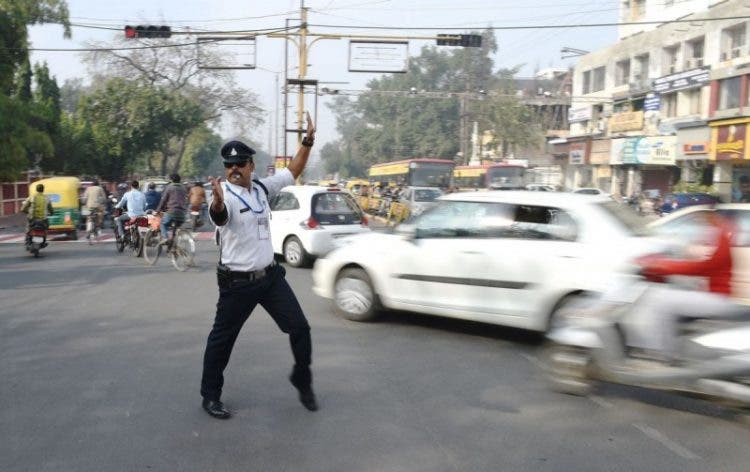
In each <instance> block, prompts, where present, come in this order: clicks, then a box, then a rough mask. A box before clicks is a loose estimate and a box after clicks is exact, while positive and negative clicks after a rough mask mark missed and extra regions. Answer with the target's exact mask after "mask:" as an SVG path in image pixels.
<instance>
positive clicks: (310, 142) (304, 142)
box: [302, 136, 315, 147]
mask: <svg viewBox="0 0 750 472" xmlns="http://www.w3.org/2000/svg"><path fill="white" fill-rule="evenodd" d="M313 144H315V138H308V137H307V136H305V137H304V138H302V145H303V146H305V147H313Z"/></svg>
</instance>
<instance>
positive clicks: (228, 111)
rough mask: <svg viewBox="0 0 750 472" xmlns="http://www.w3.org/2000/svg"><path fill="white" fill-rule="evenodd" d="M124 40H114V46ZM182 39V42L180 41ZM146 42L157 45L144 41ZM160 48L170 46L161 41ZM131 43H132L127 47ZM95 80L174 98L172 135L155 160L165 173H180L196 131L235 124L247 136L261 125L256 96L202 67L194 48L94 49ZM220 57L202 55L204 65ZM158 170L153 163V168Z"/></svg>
mask: <svg viewBox="0 0 750 472" xmlns="http://www.w3.org/2000/svg"><path fill="white" fill-rule="evenodd" d="M123 41H124V40H116V41H115V45H117V44H122V43H123ZM178 41H180V42H182V41H184V39H183V38H182V37H181V38H180V39H179V40H178ZM143 43H144V44H156V43H154V42H153V41H150V40H143ZM158 44H159V45H162V46H164V45H169V44H170V42H169V41H165V40H163V39H160V40H159V41H158ZM128 45H129V46H130V45H132V43H128ZM86 59H87V61H88V63H89V65H90V68H91V70H92V72H93V74H94V75H95V76H100V77H117V78H121V79H124V80H128V81H134V82H137V83H138V84H140V85H142V86H148V87H157V88H159V89H160V90H163V91H166V92H167V93H169V94H170V95H172V96H173V102H172V105H173V107H174V108H173V110H172V112H173V118H174V120H175V121H174V122H173V123H172V128H171V130H172V132H173V134H172V136H171V139H169V140H168V141H166V142H165V143H166V145H165V146H164V147H163V148H162V149H161V152H160V153H159V154H157V155H156V156H155V160H156V161H157V163H156V166H155V167H158V168H159V169H160V170H161V171H162V173H166V172H167V170H168V169H171V171H175V170H177V169H180V167H181V165H182V161H183V159H184V156H185V151H186V149H187V140H188V138H189V136H190V134H191V132H192V131H193V130H196V129H198V128H200V127H201V126H214V127H217V126H219V125H220V124H222V123H223V122H225V121H231V123H232V125H233V126H234V127H235V129H236V130H237V134H247V132H249V131H250V130H252V129H256V128H257V127H258V125H259V124H260V123H261V122H262V117H263V111H262V109H261V108H260V106H259V105H258V97H257V95H256V94H254V93H252V92H250V91H248V90H245V89H243V88H241V87H239V86H237V84H236V82H235V80H234V76H233V74H232V73H231V72H230V71H227V70H205V69H201V68H199V64H198V59H197V57H196V55H195V50H194V49H193V48H192V47H191V48H184V47H169V48H152V49H141V50H130V51H125V52H123V51H112V50H107V51H96V52H93V53H90V54H89V55H88V56H87V58H86ZM218 60H219V57H218V55H217V53H215V52H211V51H210V50H205V49H204V50H202V51H201V61H202V62H204V63H205V62H208V63H211V62H218ZM149 165H150V166H151V167H154V163H151V162H150V164H149Z"/></svg>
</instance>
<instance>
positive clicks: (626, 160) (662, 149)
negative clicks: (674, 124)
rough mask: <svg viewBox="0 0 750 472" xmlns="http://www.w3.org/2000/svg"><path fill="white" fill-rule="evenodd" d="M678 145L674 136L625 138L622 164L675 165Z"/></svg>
mask: <svg viewBox="0 0 750 472" xmlns="http://www.w3.org/2000/svg"><path fill="white" fill-rule="evenodd" d="M613 141H614V140H613ZM676 144H677V138H676V137H674V136H641V137H637V138H625V139H624V143H623V145H622V163H623V164H653V165H674V164H675V146H676Z"/></svg>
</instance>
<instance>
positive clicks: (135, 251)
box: [130, 230, 143, 257]
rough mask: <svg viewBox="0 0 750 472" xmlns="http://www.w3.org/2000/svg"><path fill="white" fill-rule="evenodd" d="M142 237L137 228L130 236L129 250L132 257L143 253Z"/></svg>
mask: <svg viewBox="0 0 750 472" xmlns="http://www.w3.org/2000/svg"><path fill="white" fill-rule="evenodd" d="M142 239H143V238H141V233H139V232H138V230H135V231H133V234H132V235H131V237H130V250H131V252H132V255H133V256H134V257H141V255H142V254H143V245H142V241H141V240H142Z"/></svg>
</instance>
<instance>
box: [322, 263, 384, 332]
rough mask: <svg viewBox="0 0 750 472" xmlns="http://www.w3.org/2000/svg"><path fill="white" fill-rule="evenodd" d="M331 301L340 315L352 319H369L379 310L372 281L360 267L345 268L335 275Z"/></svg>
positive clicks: (373, 317) (375, 315)
mask: <svg viewBox="0 0 750 472" xmlns="http://www.w3.org/2000/svg"><path fill="white" fill-rule="evenodd" d="M333 291H334V295H333V303H334V307H335V309H336V313H338V314H339V315H340V316H341V317H343V318H346V319H347V320H352V321H371V320H373V319H375V318H376V317H377V315H378V311H379V308H380V306H379V302H378V296H377V294H376V293H375V289H374V288H373V286H372V281H370V277H369V276H368V275H367V272H365V271H364V270H362V269H356V268H352V269H345V270H343V271H341V273H339V275H338V277H336V282H335V284H334V289H333Z"/></svg>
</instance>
